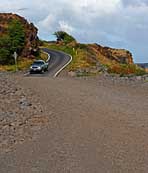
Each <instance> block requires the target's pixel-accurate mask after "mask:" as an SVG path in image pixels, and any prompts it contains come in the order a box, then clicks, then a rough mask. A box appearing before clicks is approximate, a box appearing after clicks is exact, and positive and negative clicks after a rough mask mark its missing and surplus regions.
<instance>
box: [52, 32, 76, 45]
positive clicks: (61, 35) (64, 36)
mask: <svg viewBox="0 0 148 173" xmlns="http://www.w3.org/2000/svg"><path fill="white" fill-rule="evenodd" d="M54 35H55V36H56V37H57V40H58V41H63V42H64V43H65V44H67V43H71V42H72V41H76V40H75V38H74V37H72V36H71V35H69V34H68V33H66V32H64V31H57V32H55V33H54Z"/></svg>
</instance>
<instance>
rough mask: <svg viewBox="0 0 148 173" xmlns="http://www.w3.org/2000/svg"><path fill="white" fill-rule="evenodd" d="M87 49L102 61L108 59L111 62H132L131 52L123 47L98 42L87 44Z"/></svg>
mask: <svg viewBox="0 0 148 173" xmlns="http://www.w3.org/2000/svg"><path fill="white" fill-rule="evenodd" d="M88 50H89V52H91V54H92V55H94V56H95V57H97V58H98V60H100V62H102V63H104V62H109V61H110V62H112V63H113V62H115V63H122V64H133V57H132V54H131V53H130V52H129V51H128V50H125V49H114V48H109V47H103V46H100V45H98V44H90V45H88Z"/></svg>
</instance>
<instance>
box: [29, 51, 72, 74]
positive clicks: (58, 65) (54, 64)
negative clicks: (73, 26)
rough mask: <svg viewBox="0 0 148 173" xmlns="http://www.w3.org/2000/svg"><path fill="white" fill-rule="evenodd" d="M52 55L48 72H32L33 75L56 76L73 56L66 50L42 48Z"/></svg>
mask: <svg viewBox="0 0 148 173" xmlns="http://www.w3.org/2000/svg"><path fill="white" fill-rule="evenodd" d="M41 50H43V51H44V52H46V53H48V54H49V55H50V60H49V68H48V72H46V73H44V74H30V75H31V76H39V77H40V76H50V77H56V76H57V75H58V74H59V73H60V72H61V71H62V70H63V69H64V68H65V67H66V66H67V65H68V64H69V63H70V62H71V60H72V57H71V56H70V55H68V54H66V53H64V52H61V51H57V50H50V49H47V48H42V49H41Z"/></svg>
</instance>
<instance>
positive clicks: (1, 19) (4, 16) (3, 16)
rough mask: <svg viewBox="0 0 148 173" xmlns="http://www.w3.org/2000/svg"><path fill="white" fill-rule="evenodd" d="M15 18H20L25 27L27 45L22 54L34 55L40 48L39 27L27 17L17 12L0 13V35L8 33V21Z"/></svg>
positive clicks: (25, 55) (24, 55)
mask: <svg viewBox="0 0 148 173" xmlns="http://www.w3.org/2000/svg"><path fill="white" fill-rule="evenodd" d="M13 19H17V20H19V21H20V22H21V23H22V25H23V26H24V29H25V36H26V37H25V38H26V40H25V47H24V49H23V51H22V56H23V57H32V56H33V55H34V53H35V52H36V51H37V50H38V37H37V32H38V29H37V28H36V27H35V26H34V25H33V23H29V22H28V21H27V20H26V19H25V18H23V17H21V16H19V15H17V14H12V13H0V36H1V35H3V34H5V33H6V31H7V27H8V23H9V22H11V20H13Z"/></svg>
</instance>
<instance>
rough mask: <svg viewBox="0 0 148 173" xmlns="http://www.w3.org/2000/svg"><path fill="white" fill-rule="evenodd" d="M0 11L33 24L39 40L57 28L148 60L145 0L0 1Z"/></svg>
mask: <svg viewBox="0 0 148 173" xmlns="http://www.w3.org/2000/svg"><path fill="white" fill-rule="evenodd" d="M22 8H23V9H24V10H19V9H22ZM0 9H1V12H15V13H18V14H20V15H22V16H25V17H26V18H27V19H28V20H29V21H32V22H34V23H35V24H36V25H37V27H38V28H39V36H40V37H41V38H44V39H45V38H46V39H49V38H50V37H51V35H52V34H53V32H55V31H56V30H59V29H60V30H64V31H67V32H69V33H71V34H72V35H74V37H76V39H77V40H78V41H81V42H97V43H100V44H103V45H107V46H113V47H121V48H127V49H129V50H131V51H132V52H133V53H134V56H135V60H136V61H148V59H147V49H148V34H147V30H148V0H75V1H70V0H50V1H49V0H44V1H42V0H32V1H29V0H11V1H10V0H5V1H3V0H0Z"/></svg>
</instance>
